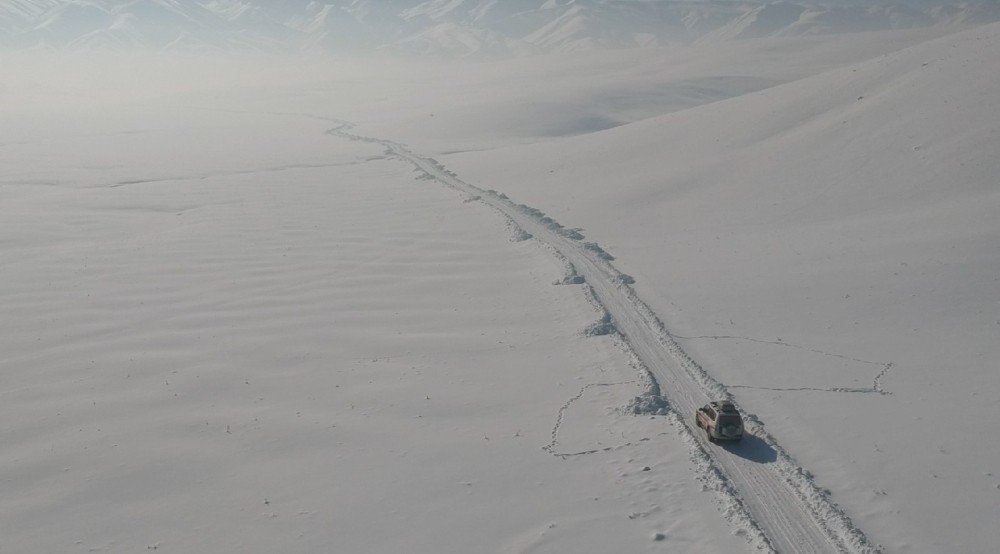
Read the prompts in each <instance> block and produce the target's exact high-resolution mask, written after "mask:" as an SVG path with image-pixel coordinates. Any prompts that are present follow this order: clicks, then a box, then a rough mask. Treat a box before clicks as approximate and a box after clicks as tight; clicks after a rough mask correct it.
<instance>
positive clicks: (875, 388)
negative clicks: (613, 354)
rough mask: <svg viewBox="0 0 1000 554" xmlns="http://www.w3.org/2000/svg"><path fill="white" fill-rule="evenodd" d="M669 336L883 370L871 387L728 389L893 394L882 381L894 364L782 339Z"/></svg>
mask: <svg viewBox="0 0 1000 554" xmlns="http://www.w3.org/2000/svg"><path fill="white" fill-rule="evenodd" d="M667 335H668V336H670V338H672V339H674V340H678V341H682V340H683V341H691V340H733V341H744V342H753V343H757V344H766V345H770V346H779V347H782V348H791V349H794V350H802V351H804V352H811V353H813V354H818V355H820V356H828V357H831V358H839V359H841V360H846V361H849V362H854V363H857V364H865V365H874V366H879V367H880V368H882V369H881V370H880V371H879V372H878V373H877V374H876V375H875V377H874V378H873V379H872V386H870V387H828V388H821V387H787V388H784V387H760V386H752V385H726V387H727V388H731V389H754V390H772V391H817V392H842V393H860V394H872V393H874V394H881V395H883V396H888V395H891V394H892V392H890V391H888V390H886V389H885V388H884V387H883V386H882V379H883V378H884V377H885V376H886V375H888V373H889V371H890V370H891V369H892V368H893V367H895V365H896V364H895V363H893V362H873V361H871V360H862V359H860V358H854V357H851V356H847V355H845V354H837V353H834V352H827V351H825V350H819V349H816V348H810V347H808V346H803V345H801V344H794V343H790V342H785V341H783V340H781V339H780V338H779V339H777V340H766V339H756V338H753V337H741V336H737V335H699V336H694V337H685V336H683V335H676V334H674V333H671V332H669V331H667Z"/></svg>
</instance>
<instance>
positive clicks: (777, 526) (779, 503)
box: [328, 122, 880, 553]
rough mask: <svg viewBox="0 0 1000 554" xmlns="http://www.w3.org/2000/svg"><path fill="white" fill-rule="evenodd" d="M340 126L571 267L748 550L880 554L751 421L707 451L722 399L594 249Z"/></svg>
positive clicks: (541, 218)
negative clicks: (680, 429) (708, 475)
mask: <svg viewBox="0 0 1000 554" xmlns="http://www.w3.org/2000/svg"><path fill="white" fill-rule="evenodd" d="M340 123H341V125H340V126H339V127H337V128H335V129H332V130H330V131H329V132H328V134H330V135H332V136H336V137H341V138H344V139H348V140H352V141H362V142H369V143H374V144H379V145H381V146H383V147H384V148H385V149H386V154H387V155H391V156H395V157H398V158H400V159H402V160H405V161H406V162H409V163H410V164H412V165H414V166H415V167H416V168H417V170H418V171H420V172H422V173H423V176H424V177H425V178H427V179H433V180H436V181H438V182H440V183H441V184H443V185H445V186H448V187H450V188H453V189H455V190H457V191H459V192H461V193H464V194H467V195H469V196H470V197H471V198H473V199H475V200H478V201H481V202H484V203H486V204H487V205H489V206H492V207H493V208H495V209H496V210H498V211H499V212H501V213H502V214H503V215H505V216H506V217H507V218H509V219H510V221H511V222H513V224H515V225H516V226H517V227H519V228H520V230H521V231H523V233H521V235H522V237H524V238H527V236H528V235H530V236H533V237H534V238H536V239H538V240H539V241H542V242H544V243H546V244H548V245H550V246H551V247H552V248H554V249H555V250H556V251H557V252H558V253H559V254H560V255H562V256H563V257H564V258H565V259H566V260H567V262H569V264H571V266H572V268H573V269H574V270H575V272H576V274H577V275H579V276H580V277H582V278H583V280H585V282H586V283H588V284H589V286H590V288H591V290H592V291H593V296H594V298H595V299H596V301H597V302H598V303H599V304H600V306H601V307H602V308H603V309H604V310H606V312H607V314H608V315H610V317H611V318H612V320H613V322H614V325H615V327H616V329H617V330H618V332H619V333H620V334H621V335H622V338H623V339H624V340H625V342H626V343H627V344H628V345H629V347H630V348H631V350H632V353H633V354H634V355H635V357H636V358H638V360H639V361H640V362H641V363H642V364H643V365H644V366H645V367H646V368H647V369H648V371H649V372H650V373H651V375H652V377H653V378H654V379H655V381H656V383H655V384H656V385H657V386H658V388H659V389H660V391H662V394H663V396H664V397H665V399H666V400H667V402H668V403H669V405H670V407H671V409H672V410H673V411H674V412H675V413H676V414H677V415H678V416H679V417H680V419H681V420H682V421H683V422H684V425H686V427H687V432H688V433H689V434H690V435H691V436H692V437H693V441H692V443H693V444H695V445H696V446H695V447H696V448H700V449H701V450H702V451H704V453H705V455H706V456H707V459H708V460H710V463H711V465H712V468H711V470H712V471H715V472H717V473H718V476H719V478H720V479H721V480H722V482H723V483H724V484H725V485H726V487H727V489H728V490H729V491H730V493H731V494H730V500H731V505H729V506H727V507H726V512H727V513H728V515H729V516H730V518H731V519H732V520H734V521H743V522H744V523H746V524H747V525H749V526H750V527H751V528H752V529H751V531H753V532H751V533H748V540H750V542H751V543H752V544H754V545H755V546H757V547H759V548H762V549H765V550H773V551H777V552H782V553H806V552H847V553H856V552H857V553H860V552H877V551H879V550H880V549H879V548H878V547H877V546H875V545H873V544H872V543H871V542H870V541H869V540H868V538H867V537H866V536H865V535H864V533H863V532H862V531H861V530H859V529H858V528H857V527H855V526H854V524H853V523H852V522H851V520H850V519H849V518H848V517H847V516H846V514H844V513H843V511H842V510H841V509H840V508H839V507H838V506H837V505H836V504H834V503H833V502H832V500H831V499H830V498H829V496H828V494H827V493H825V492H823V491H821V490H820V488H819V487H817V486H816V484H815V483H814V482H813V480H812V476H811V474H810V473H809V472H808V471H806V470H804V469H803V468H802V467H801V466H799V465H798V464H797V463H796V462H795V460H794V459H793V458H792V457H791V456H789V455H788V454H787V453H786V452H785V451H784V450H783V449H782V448H781V447H780V445H779V444H778V443H777V442H776V441H775V440H774V438H773V437H771V436H770V435H769V434H768V433H767V432H766V431H765V430H764V427H763V424H762V423H761V422H760V421H758V420H757V419H756V418H755V417H754V416H752V415H749V416H747V425H746V426H747V431H748V432H749V433H751V434H748V435H747V436H746V437H744V440H743V442H742V443H739V444H734V445H725V446H723V445H716V444H712V443H709V441H708V440H707V438H706V437H705V435H704V434H703V433H701V432H700V430H698V429H697V428H696V427H695V426H694V423H693V418H692V414H693V413H694V410H695V408H696V407H698V406H701V405H703V404H705V403H706V402H708V401H709V400H715V399H718V398H723V397H725V398H731V396H730V395H729V393H728V391H727V390H726V388H725V387H724V386H723V385H722V384H721V383H719V382H717V381H715V380H714V379H712V377H711V376H710V375H708V373H707V372H705V371H704V369H703V368H701V367H700V366H699V365H698V364H697V363H696V362H695V361H694V360H692V359H691V358H690V357H689V356H688V355H687V354H686V353H685V352H684V350H683V349H682V348H681V347H680V346H679V345H678V344H677V343H676V342H675V341H674V340H673V339H672V338H671V335H670V333H669V331H668V330H667V329H666V327H664V325H663V324H662V322H661V321H660V320H659V319H658V318H657V317H656V314H654V313H653V312H652V310H650V309H649V307H648V306H647V305H646V304H645V303H643V302H642V301H641V300H640V299H639V298H638V296H637V295H636V293H635V291H634V290H633V289H632V287H630V286H629V285H630V284H631V283H632V279H631V277H629V276H627V275H624V274H622V273H620V272H619V271H618V270H617V269H615V268H614V266H613V265H612V264H611V263H610V262H611V261H612V260H613V258H612V257H611V256H610V255H608V254H607V253H606V252H604V251H603V250H602V249H601V248H600V247H599V246H597V245H596V244H594V243H591V242H585V241H584V237H583V235H582V234H581V233H580V232H579V231H578V230H576V229H567V228H565V227H563V226H561V225H560V224H558V223H557V222H555V221H553V220H552V219H551V218H548V217H546V216H545V214H544V213H542V212H540V211H538V210H536V209H533V208H530V207H527V206H524V205H520V204H516V203H514V202H513V201H511V200H510V199H509V198H507V196H505V195H503V194H502V193H499V192H496V191H492V190H483V189H480V188H478V187H476V186H474V185H471V184H469V183H466V182H464V181H462V180H461V179H459V178H458V176H457V175H455V174H454V173H452V172H451V171H449V170H448V169H446V168H445V167H444V166H442V165H441V164H439V163H437V162H436V161H435V160H434V159H432V158H424V157H421V156H419V155H417V154H415V153H413V152H412V151H410V150H409V149H408V148H407V147H405V146H403V145H401V144H398V143H395V142H392V141H390V140H384V139H378V138H372V137H365V136H361V135H357V134H354V133H352V132H350V129H351V127H352V126H351V124H349V123H346V122H340ZM654 392H655V391H654ZM755 537H756V538H755Z"/></svg>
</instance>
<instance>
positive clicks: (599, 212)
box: [442, 25, 1000, 552]
mask: <svg viewBox="0 0 1000 554" xmlns="http://www.w3.org/2000/svg"><path fill="white" fill-rule="evenodd" d="M998 52H1000V26H997V25H991V26H988V27H982V28H979V29H977V30H973V31H969V32H965V33H962V34H959V35H954V36H949V37H946V38H943V39H940V40H937V41H933V42H929V43H927V44H924V45H920V46H917V47H913V48H910V49H907V50H903V51H901V52H898V53H894V54H889V55H886V56H882V57H878V58H876V59H873V60H871V61H869V62H865V63H862V64H858V65H854V66H850V67H847V68H844V69H839V70H835V71H832V72H829V73H825V74H822V75H819V76H816V77H813V78H809V79H805V80H802V81H798V82H794V83H790V84H788V85H784V86H780V87H777V88H773V89H768V90H765V91H761V92H757V93H752V94H749V95H746V96H743V97H739V98H734V99H731V100H727V101H723V102H719V103H715V104H709V105H705V106H702V107H699V108H694V109H690V110H686V111H681V112H677V113H674V114H671V115H667V116H664V117H660V118H653V119H649V120H645V121H642V122H638V123H634V124H631V125H626V126H622V127H618V128H615V129H612V130H607V131H603V132H598V133H592V134H587V135H583V136H580V137H575V138H569V139H563V140H558V141H551V142H548V143H544V144H534V145H532V146H531V147H515V148H509V149H499V150H491V151H488V152H485V153H480V152H469V153H463V154H455V155H452V156H448V157H446V158H444V159H443V160H442V161H443V162H444V163H445V164H446V165H447V166H448V167H449V168H451V169H452V170H454V171H456V172H457V173H458V174H460V175H462V176H463V178H465V179H467V180H469V181H470V182H474V183H477V184H479V185H480V186H483V187H485V188H493V189H496V190H499V191H502V192H505V193H507V194H508V195H510V196H511V197H512V198H514V199H515V200H516V201H519V202H525V203H527V204H529V205H532V206H535V207H537V208H540V209H542V210H544V211H545V212H548V213H549V214H550V215H552V216H553V217H555V218H556V219H557V220H559V221H560V222H562V223H563V224H565V225H569V226H579V227H583V228H584V229H585V233H586V234H587V235H588V237H589V238H591V239H593V240H597V241H599V242H600V243H601V244H602V245H603V246H605V247H606V248H608V250H610V251H611V252H612V253H613V254H615V255H616V256H617V257H618V261H617V262H616V265H617V266H618V267H619V268H620V269H622V270H623V271H625V272H627V273H629V274H631V275H633V276H635V277H636V278H637V280H638V284H637V285H636V288H637V291H638V292H639V294H640V295H641V296H642V297H644V298H647V299H648V300H649V302H650V303H651V305H652V307H653V308H654V309H655V310H656V311H657V313H659V314H661V315H663V316H664V317H665V320H666V322H667V325H668V327H669V328H671V329H672V331H673V332H674V333H675V334H676V335H677V336H678V339H679V340H680V342H681V343H682V345H683V346H684V347H685V348H686V349H687V350H688V351H689V352H691V353H693V355H694V357H695V358H696V359H698V360H700V361H702V363H703V365H704V366H705V367H706V368H708V369H709V371H710V372H711V373H713V375H715V376H716V377H717V378H719V379H720V380H721V381H722V382H723V383H725V384H727V385H730V388H729V390H730V392H732V393H734V394H735V395H736V396H737V398H738V399H739V401H740V402H741V403H742V404H743V405H744V407H746V408H747V409H749V410H751V411H754V412H756V413H757V414H758V415H759V416H761V418H762V419H763V420H764V421H765V423H766V424H767V427H768V429H770V430H771V432H772V433H774V434H775V435H776V436H779V437H782V439H783V444H784V445H785V446H786V447H787V448H788V449H789V451H790V452H792V453H793V454H794V455H795V456H796V457H797V458H798V459H799V461H801V462H803V464H804V465H805V466H806V467H807V468H810V469H811V470H812V471H813V472H814V473H815V474H816V475H817V478H818V480H819V482H820V483H822V484H823V485H824V486H827V487H828V488H830V489H831V490H832V491H833V493H834V498H835V499H838V501H839V502H840V503H841V505H842V506H844V507H845V508H847V509H848V513H849V514H851V515H852V516H854V518H855V519H860V520H861V521H863V522H865V527H866V529H867V530H868V531H869V533H870V536H871V538H873V539H874V540H876V541H877V542H881V543H883V544H885V545H886V546H887V547H888V548H889V549H890V550H901V551H915V552H935V551H941V550H947V549H955V550H960V551H963V552H988V551H990V549H991V548H992V546H991V545H993V544H995V543H996V542H997V541H998V540H1000V537H998V536H997V534H996V533H997V530H996V528H995V527H994V526H993V525H992V524H991V520H992V519H993V516H992V514H995V510H996V506H997V494H998V490H1000V488H998V487H1000V481H998V479H997V477H996V475H997V471H996V464H997V462H998V461H1000V450H998V449H997V446H996V443H995V442H993V441H984V440H983V435H982V429H983V426H984V425H988V424H987V422H989V421H993V420H995V419H996V413H997V404H996V401H995V400H994V399H995V398H996V397H997V396H998V395H1000V382H998V381H997V380H996V374H995V363H994V362H995V360H996V359H998V357H1000V351H998V345H1000V340H998V338H1000V335H998V334H1000V304H998V303H997V302H998V298H1000V280H998V279H1000V277H997V276H998V275H1000V258H998V256H997V251H996V248H995V245H996V244H997V242H998V239H1000V227H998V221H1000V218H997V215H996V214H997V213H998V210H1000V196H998V190H997V188H996V179H995V176H996V175H997V174H998V173H1000V166H998V161H997V157H996V156H995V155H994V153H995V152H997V151H998V150H1000V135H998V134H997V129H1000V119H998V117H1000V111H998V110H997V107H996V102H997V98H1000V89H998V86H1000V83H998V81H997V79H996V75H997V74H998V70H1000V67H998V65H997V64H998V62H997V60H998V59H1000V57H998V56H997V54H998ZM890 363H891V364H892V365H891V366H890V365H888V364H890ZM886 368H888V370H887V371H886ZM873 380H875V383H874V385H873ZM883 387H884V390H885V391H886V393H887V394H881V393H879V392H878V389H879V388H883ZM855 391H856V392H855ZM865 391H867V392H865Z"/></svg>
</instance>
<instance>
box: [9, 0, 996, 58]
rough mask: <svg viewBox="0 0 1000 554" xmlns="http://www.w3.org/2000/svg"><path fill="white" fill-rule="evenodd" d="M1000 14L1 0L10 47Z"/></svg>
mask: <svg viewBox="0 0 1000 554" xmlns="http://www.w3.org/2000/svg"><path fill="white" fill-rule="evenodd" d="M998 20H1000V3H998V2H997V1H996V0H978V1H970V2H951V3H948V2H947V1H946V0H941V3H936V2H934V1H933V0H909V1H908V0H898V2H895V3H894V2H891V1H887V2H878V3H867V4H855V3H846V2H842V3H838V4H830V3H822V4H821V3H801V2H760V1H756V2H755V1H753V0H751V1H748V2H730V1H725V0H686V1H685V0H327V1H325V2H324V1H310V0H202V1H181V0H131V1H127V2H121V1H110V0H0V48H2V49H5V50H24V49H55V50H64V49H69V50H79V49H84V50H87V49H98V50H133V49H142V50H153V51H162V50H180V51H213V50H221V51H228V50H251V51H303V50H317V49H318V50H326V51H331V52H359V51H375V50H389V51H398V52H402V53H411V54H418V55H433V56H469V55H511V54H515V55H516V54H524V53H534V52H547V51H569V50H586V49H594V48H623V47H632V46H644V45H656V44H669V43H691V42H696V41H720V40H738V39H743V38H759V37H770V36H802V35H811V34H831V33H843V32H852V31H873V30H882V29H905V28H914V27H926V26H932V25H969V24H977V23H988V22H992V21H998Z"/></svg>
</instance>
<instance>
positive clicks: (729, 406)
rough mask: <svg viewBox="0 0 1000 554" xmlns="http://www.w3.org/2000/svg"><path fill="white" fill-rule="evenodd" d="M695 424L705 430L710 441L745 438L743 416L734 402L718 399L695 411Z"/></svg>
mask: <svg viewBox="0 0 1000 554" xmlns="http://www.w3.org/2000/svg"><path fill="white" fill-rule="evenodd" d="M694 419H695V424H697V425H698V427H701V428H702V429H704V430H705V434H706V435H707V436H708V441H709V442H715V441H717V440H731V441H738V440H740V439H742V438H743V418H742V417H740V413H739V412H738V411H737V410H736V406H734V405H733V403H732V402H729V401H726V400H717V401H715V402H710V403H708V404H705V405H704V406H702V407H701V408H698V410H697V411H695V413H694Z"/></svg>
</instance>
